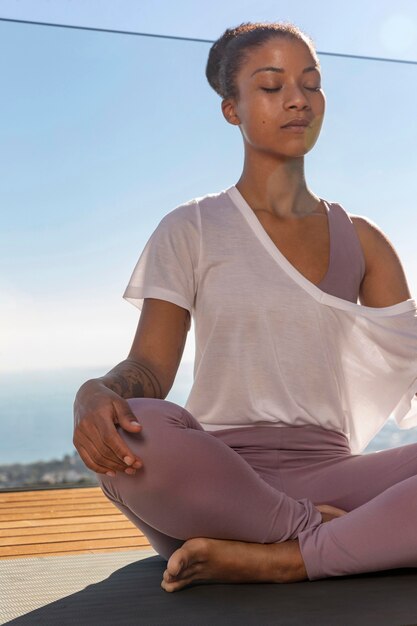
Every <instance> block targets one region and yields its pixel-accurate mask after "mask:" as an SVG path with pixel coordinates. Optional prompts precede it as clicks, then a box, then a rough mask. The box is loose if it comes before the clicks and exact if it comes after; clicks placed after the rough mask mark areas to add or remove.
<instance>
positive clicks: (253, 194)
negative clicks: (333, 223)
mask: <svg viewBox="0 0 417 626" xmlns="http://www.w3.org/2000/svg"><path fill="white" fill-rule="evenodd" d="M236 187H237V189H238V190H239V192H240V193H241V194H242V196H243V197H244V198H245V200H246V202H247V203H248V204H249V206H250V207H251V208H252V209H253V210H254V211H267V212H269V213H271V214H273V215H275V216H276V217H279V218H282V219H288V220H292V219H297V218H299V217H303V216H306V215H309V214H312V213H316V214H317V213H323V211H320V210H319V205H320V203H321V201H320V198H319V197H318V196H316V195H315V194H313V193H312V192H311V191H310V190H309V188H308V186H307V183H306V180H305V176H304V157H299V158H292V159H291V160H289V159H287V160H285V161H281V162H279V163H277V162H276V160H274V162H273V163H271V161H268V160H267V159H261V160H260V159H259V155H258V158H257V161H256V163H253V162H252V161H251V159H250V156H249V155H245V164H244V168H243V172H242V175H241V177H240V178H239V181H238V182H237V183H236Z"/></svg>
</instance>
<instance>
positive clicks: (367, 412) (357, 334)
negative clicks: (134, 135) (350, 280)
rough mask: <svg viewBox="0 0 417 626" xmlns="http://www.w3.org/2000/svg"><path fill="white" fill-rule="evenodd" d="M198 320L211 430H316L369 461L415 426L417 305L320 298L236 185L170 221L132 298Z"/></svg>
mask: <svg viewBox="0 0 417 626" xmlns="http://www.w3.org/2000/svg"><path fill="white" fill-rule="evenodd" d="M124 298H126V300H128V301H130V302H132V303H133V304H135V305H136V306H137V307H138V308H141V307H142V304H143V299H144V298H158V299H162V300H167V301H169V302H173V303H174V304H177V305H178V306H180V307H183V308H185V309H188V310H189V311H190V313H191V315H192V317H193V320H194V328H195V346H196V354H195V363H194V382H193V386H192V389H191V392H190V395H189V397H188V399H187V402H186V404H185V408H186V409H187V410H188V411H189V412H190V413H191V414H192V415H193V416H194V417H195V418H196V419H197V420H198V421H199V422H200V423H201V425H202V426H203V428H204V429H205V430H209V431H213V430H220V429H226V428H237V427H242V426H247V427H250V426H273V427H280V426H302V425H317V426H321V427H322V428H325V429H329V430H335V431H338V432H342V433H344V434H345V435H346V436H347V437H348V440H349V442H350V447H351V451H352V453H353V454H359V453H360V452H361V451H362V450H363V449H364V448H365V447H366V446H367V445H368V443H369V441H370V440H371V439H372V438H373V437H374V436H375V435H376V433H377V432H378V431H379V430H380V429H381V428H382V427H383V425H384V424H385V422H386V421H387V419H388V418H389V417H390V415H392V416H393V417H394V418H395V420H396V422H397V424H398V426H399V427H400V428H402V429H407V428H411V427H413V426H416V425H417V398H416V397H415V395H414V394H415V393H416V392H417V304H416V301H415V300H414V299H413V298H410V299H408V300H405V301H403V302H400V303H398V304H395V305H393V306H388V307H381V308H377V307H368V306H362V305H360V304H357V303H354V302H350V301H348V300H344V299H342V298H339V297H336V296H333V295H331V294H329V293H326V292H324V291H322V290H320V289H319V288H318V287H317V286H316V285H314V284H313V283H312V282H310V281H309V280H308V279H307V278H305V277H304V276H303V275H302V274H301V273H300V272H299V271H298V270H296V269H295V267H294V266H293V265H291V263H290V262H289V261H288V260H287V259H286V258H285V256H284V255H283V254H282V253H281V252H280V251H279V250H278V248H277V247H276V246H275V244H274V243H273V242H272V240H271V239H270V238H269V236H268V235H267V233H266V231H265V230H264V228H263V227H262V225H261V223H260V222H259V220H258V218H257V217H256V215H255V214H254V212H253V211H252V210H251V208H250V207H249V205H248V204H247V203H246V201H245V200H244V198H243V196H242V195H241V194H240V192H239V191H238V189H237V188H236V187H235V186H234V185H232V186H231V187H229V188H228V189H226V190H223V191H221V192H219V193H214V194H208V195H206V196H202V197H199V198H195V199H193V200H190V201H189V202H186V203H184V204H182V205H179V206H177V207H176V208H175V209H174V210H172V211H171V212H170V213H168V214H167V215H166V216H165V217H164V218H163V219H162V220H161V222H160V223H159V225H158V227H157V228H156V230H155V231H154V233H153V234H152V236H151V237H150V239H149V241H148V242H147V244H146V246H145V248H144V250H143V252H142V254H141V256H140V259H139V261H138V263H137V265H136V267H135V269H134V271H133V274H132V277H131V279H130V282H129V284H128V286H127V288H126V291H125V293H124Z"/></svg>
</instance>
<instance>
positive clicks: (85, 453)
mask: <svg viewBox="0 0 417 626" xmlns="http://www.w3.org/2000/svg"><path fill="white" fill-rule="evenodd" d="M115 424H119V425H120V426H121V427H122V428H124V429H125V430H127V431H128V432H131V433H138V432H141V429H142V426H140V424H139V423H138V421H137V418H136V417H135V415H134V414H133V413H132V411H131V409H130V407H129V404H128V403H127V402H126V400H125V399H124V398H121V397H120V396H119V395H117V394H116V393H114V391H111V389H108V387H106V386H105V385H104V384H103V383H102V382H101V381H100V380H99V379H92V380H88V381H87V382H85V383H84V384H83V385H82V386H81V387H80V389H79V390H78V392H77V395H76V397H75V401H74V437H73V444H74V446H75V448H76V449H77V450H78V453H79V455H80V457H81V458H82V460H83V462H84V463H85V465H86V466H87V467H88V468H89V469H91V470H93V471H94V472H97V473H99V474H108V475H110V476H115V475H116V472H117V471H121V472H122V471H124V472H126V473H127V474H135V473H136V469H138V468H140V467H141V466H142V462H141V460H140V459H139V458H138V457H136V456H135V455H134V454H133V452H132V451H131V450H130V449H129V447H128V446H127V445H126V443H125V441H124V439H122V438H121V437H120V435H119V433H118V432H117V429H116V426H115Z"/></svg>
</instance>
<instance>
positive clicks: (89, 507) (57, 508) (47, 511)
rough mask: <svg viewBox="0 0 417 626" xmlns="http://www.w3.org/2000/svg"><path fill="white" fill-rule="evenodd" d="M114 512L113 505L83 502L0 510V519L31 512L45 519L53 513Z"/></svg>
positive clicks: (109, 503) (25, 515) (26, 514)
mask: <svg viewBox="0 0 417 626" xmlns="http://www.w3.org/2000/svg"><path fill="white" fill-rule="evenodd" d="M110 510H114V504H112V503H111V502H103V503H101V502H100V503H99V504H96V503H95V502H85V503H83V504H80V503H79V502H77V503H76V504H56V505H54V506H31V507H29V508H27V507H22V508H17V507H16V508H11V509H9V508H7V509H3V508H0V517H1V519H7V516H9V515H20V516H23V517H28V516H31V514H32V513H33V512H36V513H42V514H44V515H45V517H51V516H53V515H54V513H66V512H67V511H80V512H81V511H82V513H85V512H86V511H97V512H101V511H103V512H104V511H110Z"/></svg>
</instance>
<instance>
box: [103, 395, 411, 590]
mask: <svg viewBox="0 0 417 626" xmlns="http://www.w3.org/2000/svg"><path fill="white" fill-rule="evenodd" d="M130 402H131V406H132V409H133V410H134V412H135V413H136V415H137V416H138V419H139V421H140V422H141V423H142V424H143V431H142V432H141V433H139V434H133V435H132V434H130V433H126V432H125V431H122V430H120V434H121V435H122V436H123V437H125V438H126V441H127V442H128V444H129V445H130V446H132V448H133V449H134V451H135V452H136V453H137V454H138V455H139V456H140V457H141V458H142V459H143V461H144V467H143V469H142V470H139V471H138V473H137V475H136V476H127V475H124V474H123V475H122V474H118V475H117V476H116V477H115V478H113V479H111V478H109V477H105V476H102V475H100V479H101V481H102V487H103V491H104V493H105V494H106V495H107V496H108V497H109V498H110V499H112V500H113V502H114V503H115V504H116V506H118V507H119V508H120V510H122V511H123V512H124V513H125V515H126V516H127V517H128V518H129V519H131V520H132V521H133V523H135V525H136V526H138V528H140V529H141V530H142V532H143V533H144V534H145V535H146V536H147V537H148V539H149V541H150V542H151V544H152V545H153V547H154V548H155V549H156V550H157V551H158V552H159V554H161V555H162V556H163V557H164V558H166V559H167V560H168V559H169V560H170V563H171V565H174V566H176V564H178V563H179V562H181V561H183V560H184V558H183V557H187V558H188V557H189V556H190V555H189V554H188V555H187V549H188V551H189V544H190V539H191V538H201V537H205V538H210V537H211V538H213V539H217V540H231V541H229V543H232V542H248V545H253V544H252V542H253V543H256V544H271V543H282V542H285V543H286V544H288V543H293V542H291V541H288V540H294V539H296V541H297V542H298V544H299V549H300V550H301V554H302V557H303V562H304V566H305V571H306V572H307V576H308V578H309V579H310V580H315V579H317V578H325V577H328V576H338V575H346V574H355V573H361V572H367V571H376V570H378V569H391V568H396V567H417V541H416V540H415V530H414V529H415V523H416V521H417V499H416V498H415V493H416V489H417V476H416V474H417V467H416V466H417V460H416V451H417V444H416V445H414V444H410V445H409V446H402V447H401V448H396V449H394V450H387V451H382V452H378V453H373V454H370V455H355V456H349V457H344V458H342V459H341V458H338V459H333V460H331V459H329V460H327V461H324V462H320V463H317V464H315V465H314V466H311V467H310V468H307V467H304V480H302V481H300V479H299V477H297V476H296V472H294V471H292V472H291V471H289V472H286V473H284V479H285V483H286V489H285V493H283V492H281V491H278V490H277V489H275V488H274V487H272V486H271V485H269V484H267V482H266V481H265V480H263V479H262V478H261V477H260V476H259V475H258V474H257V473H256V472H255V471H254V470H253V469H252V468H251V467H250V465H248V463H247V462H246V461H244V460H243V459H242V458H241V457H240V456H239V455H238V454H237V453H236V452H235V451H234V450H232V449H230V448H229V447H228V446H227V445H226V444H224V443H223V442H222V441H219V440H217V439H216V438H214V437H212V436H211V435H210V434H209V433H206V432H204V431H203V429H202V428H201V426H200V424H198V422H197V421H196V420H195V419H194V418H193V417H192V416H191V415H190V414H189V413H187V412H186V411H184V410H183V409H181V407H178V406H177V405H174V404H172V403H169V402H166V401H163V400H149V399H136V400H132V401H130ZM161 403H163V404H161ZM299 475H300V476H302V473H299ZM306 476H308V477H309V479H308V480H307V481H306V480H305V479H306ZM287 487H288V490H287ZM297 498H298V499H297ZM312 500H313V501H315V502H316V503H320V502H321V503H324V502H326V503H328V504H333V505H334V506H339V507H341V508H345V509H346V510H349V513H348V514H347V515H345V516H343V517H341V518H338V519H335V520H332V521H331V522H327V523H326V524H321V515H320V513H319V512H318V511H317V509H315V507H314V506H313V504H312ZM184 512H185V514H184ZM393 530H394V533H393ZM399 531H400V532H399ZM184 541H185V542H186V543H185V545H183V544H184ZM191 541H194V540H193V539H191ZM214 543H215V542H214ZM187 544H188V548H187ZM212 544H213V542H212ZM199 545H200V548H199ZM235 545H236V547H237V545H238V544H237V543H236V544H235ZM268 547H270V548H271V549H276V548H273V547H272V546H263V548H268ZM281 547H282V546H281ZM191 548H192V549H193V550H194V552H195V551H197V552H198V549H200V550H202V551H204V550H205V551H206V552H207V543H206V544H204V545H203V544H198V543H197V544H196V541H194V544H193V545H192V546H191ZM181 551H182V552H181ZM281 555H282V553H281ZM195 556H196V555H195V554H194V557H193V558H194V562H193V563H191V566H195V563H196V562H197V561H198V559H197V560H196V559H195ZM206 557H207V555H206ZM195 569H196V568H195V567H194V570H195ZM200 574H201V568H200Z"/></svg>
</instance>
